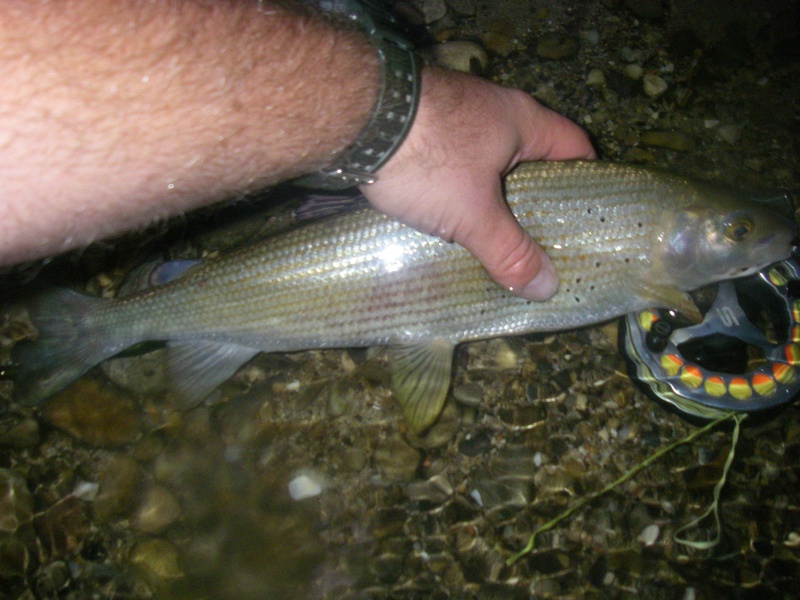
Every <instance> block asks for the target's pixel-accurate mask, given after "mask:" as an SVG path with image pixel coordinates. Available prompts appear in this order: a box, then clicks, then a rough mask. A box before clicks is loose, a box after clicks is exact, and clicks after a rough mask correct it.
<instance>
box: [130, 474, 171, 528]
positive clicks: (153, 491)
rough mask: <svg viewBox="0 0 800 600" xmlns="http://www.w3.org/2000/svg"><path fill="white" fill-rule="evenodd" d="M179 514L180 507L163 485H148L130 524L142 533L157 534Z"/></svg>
mask: <svg viewBox="0 0 800 600" xmlns="http://www.w3.org/2000/svg"><path fill="white" fill-rule="evenodd" d="M180 515H181V507H180V504H178V501H177V500H175V497H174V496H173V495H172V493H171V492H170V491H169V490H168V489H166V488H165V487H164V486H161V485H158V484H155V485H150V486H148V487H147V489H146V490H145V493H144V495H143V497H142V499H141V501H140V502H139V506H138V508H137V509H136V512H135V513H134V515H133V518H132V520H131V524H132V525H133V527H134V528H135V529H136V530H138V531H141V532H142V533H152V534H158V533H161V532H162V531H164V530H165V529H166V528H167V527H169V526H170V525H172V524H173V523H174V522H175V521H176V520H177V519H178V517H180Z"/></svg>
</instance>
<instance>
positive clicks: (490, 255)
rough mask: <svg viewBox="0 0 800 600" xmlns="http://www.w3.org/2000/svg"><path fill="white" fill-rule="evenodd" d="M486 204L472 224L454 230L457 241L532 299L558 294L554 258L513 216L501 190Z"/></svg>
mask: <svg viewBox="0 0 800 600" xmlns="http://www.w3.org/2000/svg"><path fill="white" fill-rule="evenodd" d="M483 206H484V208H483V210H480V211H478V214H475V215H474V216H473V217H474V218H473V220H471V221H470V223H471V224H473V225H472V226H471V227H466V228H464V230H456V231H455V235H454V241H455V242H457V243H458V244H461V245H462V246H464V247H465V248H466V249H467V250H469V251H470V252H471V253H472V255H473V256H474V257H475V258H476V259H478V261H480V263H481V264H482V265H483V266H484V268H485V269H486V271H487V272H488V274H489V275H490V276H491V277H492V279H494V280H495V281H496V282H497V283H499V284H500V285H501V286H503V287H504V288H506V289H508V290H510V291H512V292H513V293H515V294H517V295H520V296H522V297H524V298H528V299H530V300H546V299H547V298H549V297H550V296H552V295H553V294H555V292H556V291H557V290H558V279H557V277H556V274H555V268H554V267H553V264H552V262H550V259H549V258H548V257H547V255H546V254H545V252H544V251H543V250H542V249H541V248H540V247H539V246H538V245H537V244H536V243H535V242H534V241H533V240H532V239H531V237H530V236H529V235H528V234H527V233H526V232H525V230H524V229H523V228H522V227H521V226H520V225H519V223H517V221H516V219H514V216H513V215H512V214H511V211H510V210H509V209H508V207H507V206H506V205H505V203H504V202H502V197H501V194H500V190H499V189H498V190H497V191H496V194H495V197H494V198H492V201H491V202H487V203H485V204H484V205H483Z"/></svg>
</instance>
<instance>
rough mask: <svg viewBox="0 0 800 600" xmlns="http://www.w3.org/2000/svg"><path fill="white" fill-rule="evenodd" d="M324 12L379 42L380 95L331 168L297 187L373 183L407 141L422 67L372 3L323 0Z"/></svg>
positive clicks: (383, 12) (390, 20) (390, 21)
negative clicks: (353, 22) (367, 118)
mask: <svg viewBox="0 0 800 600" xmlns="http://www.w3.org/2000/svg"><path fill="white" fill-rule="evenodd" d="M314 4H316V5H317V6H318V7H319V8H321V9H322V10H327V11H331V12H335V13H338V14H340V15H342V16H344V17H346V18H348V19H351V20H353V21H355V22H356V23H357V24H358V25H359V26H360V27H361V28H362V29H364V31H366V33H367V34H368V35H369V36H370V39H371V40H372V42H373V45H374V46H375V48H376V50H377V52H378V57H379V59H380V64H381V75H380V77H381V82H380V89H379V92H378V99H377V101H376V103H375V106H374V108H373V110H372V114H371V115H370V117H369V120H368V121H367V123H366V125H365V126H364V128H363V129H362V130H361V133H360V134H359V135H358V137H357V138H356V140H355V142H353V143H352V144H351V145H350V146H349V147H348V148H347V149H346V150H345V151H344V152H343V153H342V154H341V155H340V156H339V158H338V159H337V161H336V164H335V165H334V166H332V167H330V168H326V169H322V170H320V171H317V172H315V173H311V174H309V175H305V176H303V177H301V178H299V179H296V180H294V183H295V184H297V185H302V186H304V187H315V188H320V189H326V190H341V189H346V188H349V187H353V186H357V185H363V184H368V183H372V182H373V181H375V179H376V176H375V175H374V173H375V171H377V170H378V169H379V168H380V167H381V166H383V164H384V163H386V161H388V160H389V158H391V156H392V154H394V152H395V150H397V148H398V147H399V146H400V144H401V143H402V142H403V140H404V139H405V137H406V135H407V134H408V130H409V129H410V128H411V124H412V122H413V120H414V114H415V113H416V108H417V102H418V100H419V76H420V73H419V70H420V65H419V62H418V59H417V57H416V55H415V54H414V52H413V50H412V47H411V44H410V42H408V41H407V39H406V38H405V37H404V36H403V34H402V32H401V31H400V30H399V28H398V27H396V22H395V21H394V19H393V17H392V16H391V14H390V13H388V12H387V11H386V10H384V9H383V8H382V7H379V6H376V5H375V3H373V2H355V1H354V0H321V1H319V2H315V3H314Z"/></svg>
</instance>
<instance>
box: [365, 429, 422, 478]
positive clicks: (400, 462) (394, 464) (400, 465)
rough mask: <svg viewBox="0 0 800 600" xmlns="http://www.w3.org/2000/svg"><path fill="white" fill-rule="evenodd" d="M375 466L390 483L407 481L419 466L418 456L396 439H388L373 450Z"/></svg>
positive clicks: (417, 453) (409, 447)
mask: <svg viewBox="0 0 800 600" xmlns="http://www.w3.org/2000/svg"><path fill="white" fill-rule="evenodd" d="M374 459H375V466H376V467H377V468H378V470H380V471H381V472H382V473H383V475H384V476H385V477H386V478H387V479H390V480H392V481H407V480H409V479H411V478H412V477H413V476H414V473H415V472H416V470H417V467H418V466H419V461H420V454H419V452H417V451H416V450H415V449H414V448H412V447H411V446H409V445H408V444H406V443H405V442H404V441H403V440H402V439H400V438H398V437H394V438H388V439H386V440H383V441H382V442H380V443H379V444H378V448H377V449H376V450H375V455H374Z"/></svg>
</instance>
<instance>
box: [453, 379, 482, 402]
mask: <svg viewBox="0 0 800 600" xmlns="http://www.w3.org/2000/svg"><path fill="white" fill-rule="evenodd" d="M453 398H455V399H456V400H457V401H458V402H460V403H461V404H464V405H465V406H473V407H475V406H480V404H481V400H483V387H482V386H480V385H478V384H477V383H462V384H460V385H457V386H455V387H454V388H453Z"/></svg>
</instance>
